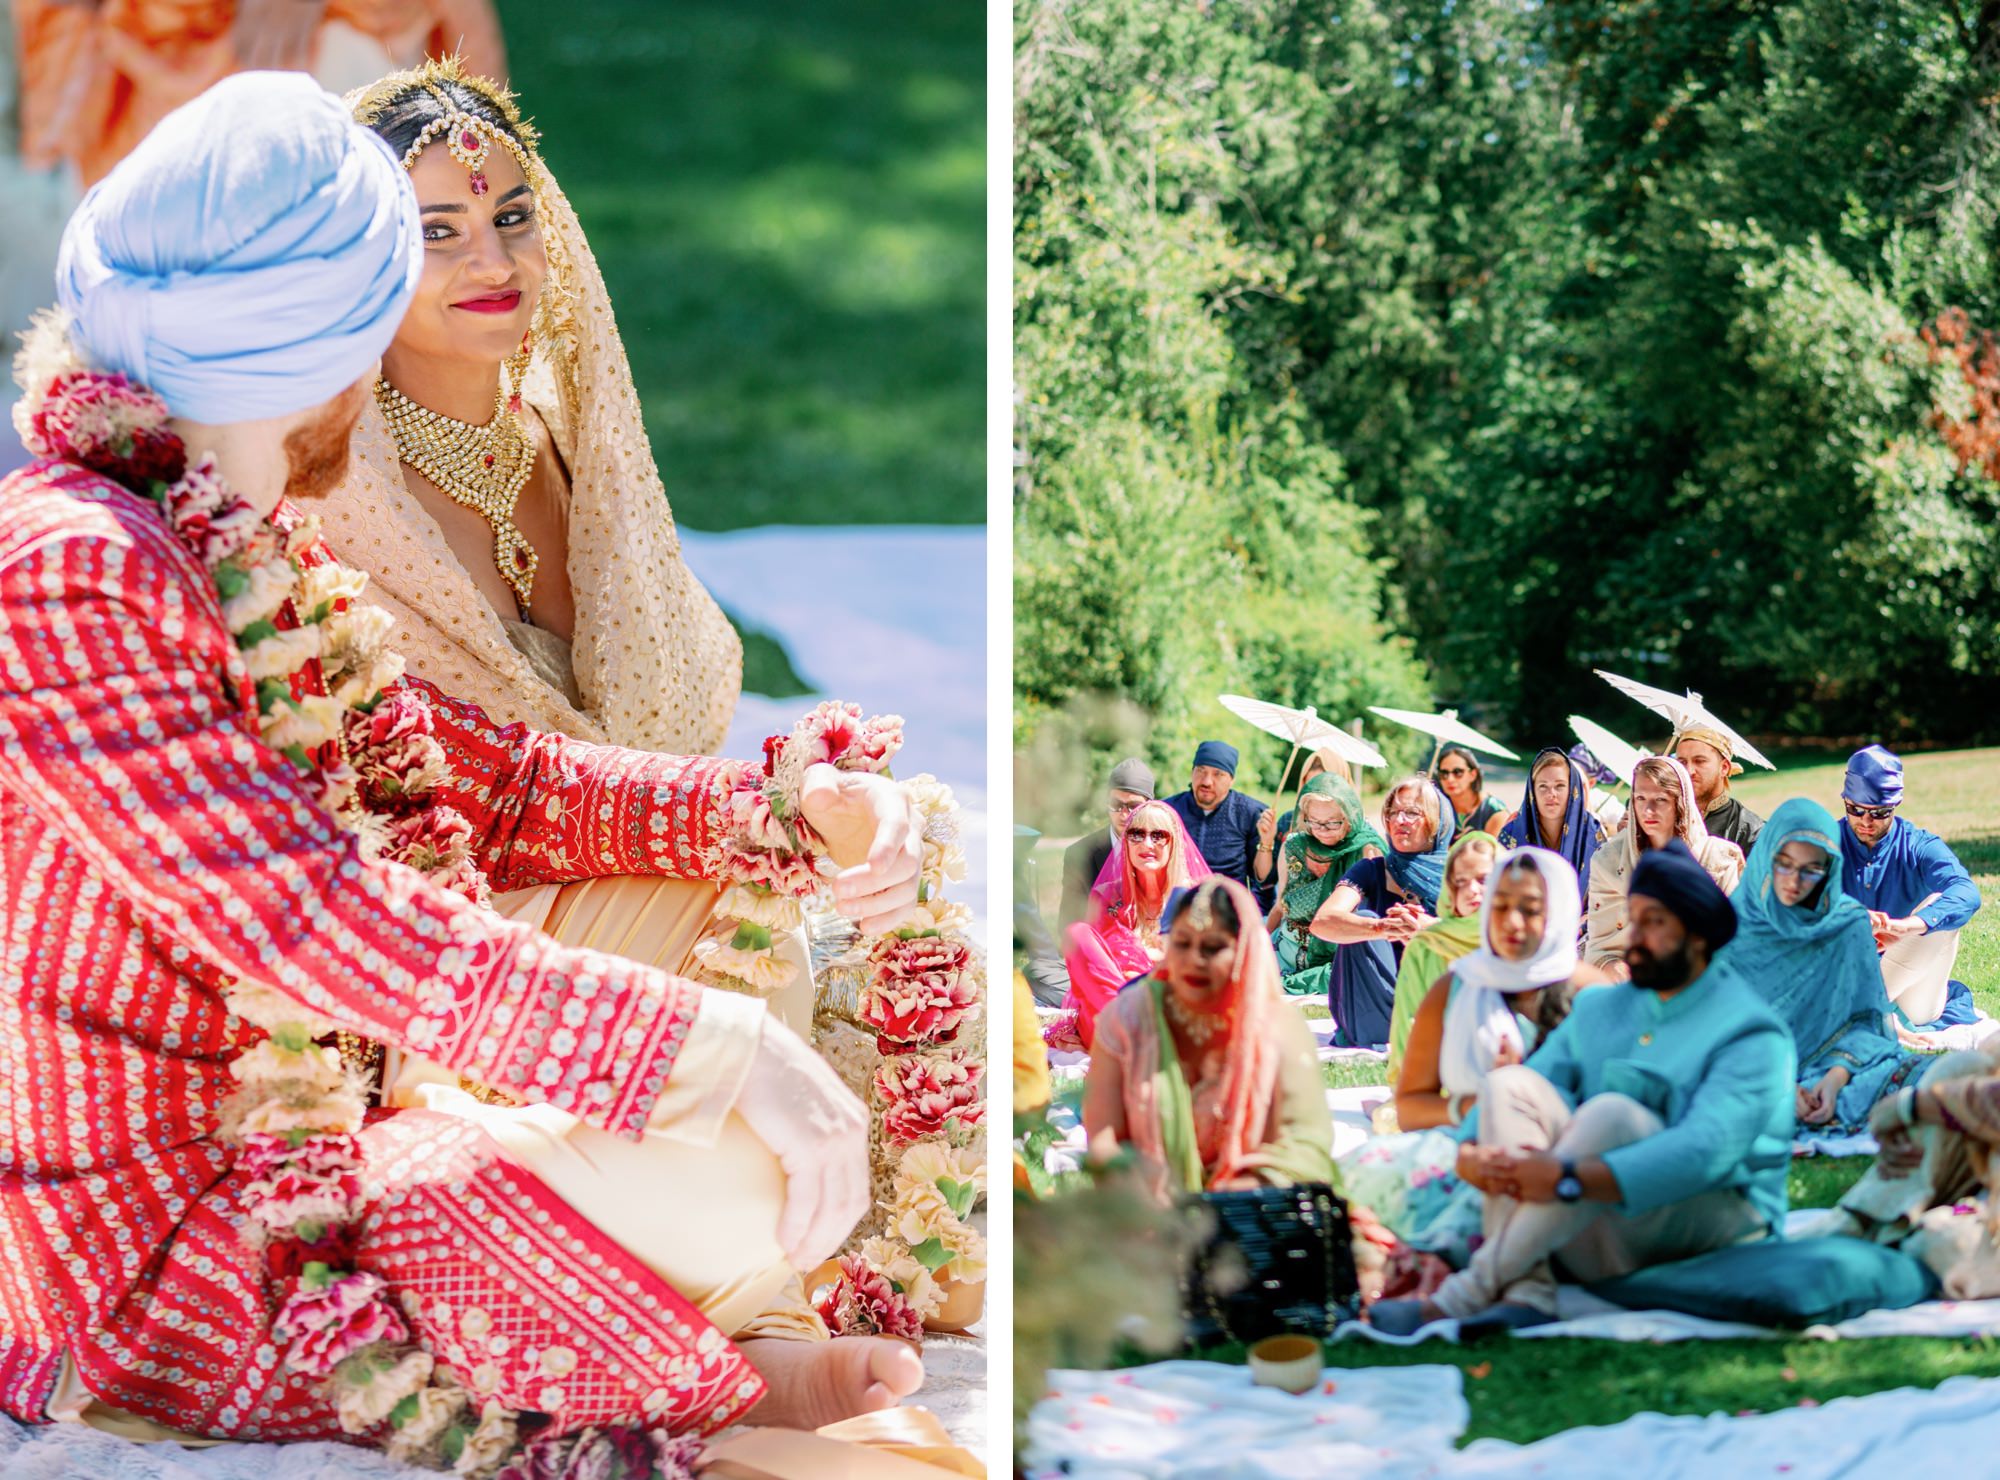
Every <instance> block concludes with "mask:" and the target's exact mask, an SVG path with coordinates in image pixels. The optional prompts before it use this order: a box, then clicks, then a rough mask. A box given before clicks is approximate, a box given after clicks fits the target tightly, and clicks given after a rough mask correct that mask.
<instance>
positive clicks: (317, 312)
mask: <svg viewBox="0 0 2000 1480" xmlns="http://www.w3.org/2000/svg"><path fill="white" fill-rule="evenodd" d="M423 266H424V253H423V237H422V232H421V229H420V227H419V226H418V222H417V197H416V192H415V191H414V190H413V189H412V188H411V186H410V180H409V176H408V175H407V174H406V173H405V172H404V170H403V167H402V162H401V161H400V160H399V159H397V157H396V156H395V155H394V154H392V153H391V152H390V150H389V147H388V145H386V144H384V143H383V142H382V140H380V139H379V138H377V137H376V136H375V135H374V134H373V133H371V132H370V131H369V130H368V129H365V128H363V127H362V126H361V125H360V124H358V123H356V122H355V121H354V120H353V118H352V117H351V116H350V115H349V114H348V111H347V109H346V108H344V107H343V106H341V102H340V100H339V99H338V98H336V97H335V96H334V95H333V94H332V93H329V92H327V91H326V90H325V89H324V88H322V87H320V86H319V84H317V83H316V82H314V81H313V80H312V79H311V78H310V77H307V76H306V75H305V74H304V73H300V72H244V73H240V74H238V75H237V76H234V77H230V78H227V79H226V80H224V81H222V82H218V83H217V84H216V85H215V86H214V87H212V88H210V89H209V90H208V91H207V92H205V93H203V94H202V95H201V96H200V97H198V98H196V99H194V101H192V102H190V103H186V104H184V105H183V106H181V107H179V108H176V109H175V110H174V111H173V112H172V113H169V114H168V115H167V116H166V117H165V118H163V119H161V120H160V122H159V124H158V125H157V126H156V127H155V128H154V129H153V131H152V132H151V133H149V134H147V135H146V137H145V138H144V139H142V140H141V141H140V142H139V146H138V148H136V149H134V150H133V151H132V152H131V154H129V155H127V156H126V157H125V159H124V160H123V161H121V162H120V163H119V165H118V167H117V168H116V169H114V170H113V171H112V172H111V173H110V174H109V175H107V176H106V177H105V178H104V179H103V180H101V181H100V182H99V183H98V184H97V185H96V186H95V187H94V188H93V189H92V190H91V192H90V193H89V194H88V195H86V196H85V197H84V198H83V203H82V204H81V205H79V206H78V207H77V208H76V214H75V215H73V216H71V217H70V220H69V225H68V226H67V227H65V228H64V230H63V240H62V254H61V257H60V258H59V260H58V262H57V265H56V299H57V302H58V303H59V304H60V305H61V307H62V310H63V312H64V314H66V315H67V316H68V318H69V320H70V337H71V339H72V340H73V341H74V342H75V344H76V347H77V349H78V350H79V351H80V352H81V353H82V354H83V356H84V358H85V359H86V360H88V361H89V362H90V363H91V364H92V365H93V366H94V367H95V368H96V369H99V370H103V371H118V372H122V373H124V374H125V375H127V376H130V377H131V378H132V379H133V380H135V381H137V382H139V383H140V384H141V385H144V386H148V387H150V388H151V389H152V390H154V391H156V392H158V393H159V395H160V396H161V398H162V399H164V400H165V401H166V403H167V406H168V408H169V409H170V410H171V411H172V412H173V413H174V415H176V416H179V417H184V418H186V419H187V420H190V421H199V422H209V423H213V424H218V425H220V424H224V423H229V422H239V421H258V420H261V419H263V418H265V417H273V416H288V415H290V414H291V413H293V412H296V411H304V410H306V409H308V408H309V407H313V406H317V405H319V404H320V403H321V402H323V401H327V400H330V399H332V398H333V397H334V396H335V395H337V394H339V393H340V392H341V391H343V390H345V389H346V388H347V387H348V386H350V385H352V384H354V382H355V381H357V380H359V379H360V378H361V377H362V376H363V375H364V374H366V373H367V372H368V369H369V367H370V366H372V365H373V364H374V363H375V361H376V359H377V358H378V357H379V356H380V355H381V353H382V351H383V350H384V349H385V348H387V346H388V344H389V341H390V340H392V339H393V338H395V335H396V326H397V325H398V324H399V323H400V322H402V318H403V312H404V310H405V309H407V308H408V307H409V305H410V298H411V296H412V295H413V294H414V293H415V292H416V287H417V279H418V278H419V277H420V276H421V275H422V273H423Z"/></svg>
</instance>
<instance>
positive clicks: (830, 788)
mask: <svg viewBox="0 0 2000 1480" xmlns="http://www.w3.org/2000/svg"><path fill="white" fill-rule="evenodd" d="M799 810H800V811H801V812H803V813H804V814H805V819H806V821H807V822H809V823H811V824H812V828H813V831H814V832H816V833H818V834H819V835H820V837H822V838H824V839H825V840H826V846H827V851H828V853H830V854H831V855H832V857H833V861H834V862H835V863H836V864H838V865H839V866H840V872H839V873H838V874H836V875H834V878H833V903H834V907H835V908H836V909H838V910H839V911H840V912H841V913H842V914H843V915H846V916H847V917H848V918H849V919H851V920H853V921H854V922H855V923H856V924H858V925H859V926H860V927H861V930H862V933H863V934H875V933H877V932H880V931H883V930H886V929H888V928H889V927H890V926H892V925H893V924H895V922H896V920H897V919H898V918H899V917H900V916H901V915H902V914H903V913H904V912H905V911H906V910H908V909H909V907H910V906H911V905H913V904H915V903H916V902H917V873H918V870H919V869H920V868H921V867H922V864H923V856H924V850H923V834H922V829H921V824H920V822H919V820H918V817H917V811H916V808H915V807H914V806H912V805H911V803H910V801H909V799H908V798H907V797H905V796H904V795H903V789H902V788H901V787H900V786H898V785H896V783H895V782H893V781H891V780H890V779H889V778H888V777H886V776H876V775H872V774H870V773H868V772H865V771H840V770H836V769H835V768H834V767H832V766H829V765H827V764H825V763H824V762H822V763H820V764H818V765H814V766H809V767H807V769H806V775H805V783H804V785H803V786H802V787H801V788H800V791H799Z"/></svg>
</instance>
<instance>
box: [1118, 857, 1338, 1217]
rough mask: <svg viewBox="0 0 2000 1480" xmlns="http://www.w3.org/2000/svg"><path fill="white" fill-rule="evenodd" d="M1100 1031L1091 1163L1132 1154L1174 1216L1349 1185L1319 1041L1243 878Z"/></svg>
mask: <svg viewBox="0 0 2000 1480" xmlns="http://www.w3.org/2000/svg"><path fill="white" fill-rule="evenodd" d="M1133 825H1134V826H1137V823H1136V821H1135V822H1134V824H1133ZM1126 836H1127V837H1130V836H1131V834H1130V833H1129V832H1128V833H1127V834H1126ZM1099 1028H1100V1032H1099V1033H1098V1037H1097V1051H1096V1052H1095V1053H1093V1054H1092V1055H1091V1058H1090V1075H1089V1077H1088V1078H1087V1079H1086V1080H1085V1081H1084V1089H1083V1125H1084V1130H1085V1131H1086V1133H1088V1135H1089V1137H1090V1155H1091V1159H1092V1160H1094V1161H1108V1160H1111V1159H1114V1158H1115V1157H1117V1156H1118V1155H1119V1154H1120V1152H1121V1151H1122V1150H1123V1149H1124V1148H1126V1147H1130V1148H1131V1149H1132V1150H1133V1151H1134V1152H1136V1153H1137V1155H1138V1159H1139V1164H1140V1167H1141V1170H1142V1175H1143V1177H1144V1178H1145V1181H1146V1185H1147V1187H1148V1189H1149V1190H1150V1191H1151V1193H1152V1194H1153V1196H1154V1198H1155V1199H1157V1200H1158V1201H1159V1202H1160V1203H1162V1204H1163V1205H1164V1204H1166V1203H1169V1202H1171V1201H1173V1199H1174V1198H1175V1197H1176V1196H1177V1195H1181V1194H1186V1193H1190V1192H1205V1191H1214V1192H1225V1191H1230V1190H1234V1189H1238V1188H1248V1187H1257V1186H1271V1187H1287V1186H1293V1185H1296V1184H1298V1183H1301V1182H1327V1183H1333V1182H1335V1181H1336V1174H1335V1172H1334V1167H1333V1157H1332V1152H1331V1145H1332V1141H1333V1121H1332V1118H1331V1116H1330V1115H1329V1114H1328V1112H1327V1106H1326V1090H1325V1087H1324V1086H1323V1085H1322V1083H1321V1081H1320V1074H1319V1056H1318V1054H1317V1053H1316V1052H1315V1050H1314V1047H1313V1037H1312V1031H1311V1030H1310V1029H1309V1028H1307V1027H1306V1023H1305V1019H1304V1018H1302V1017H1300V1016H1299V1013H1298V1009H1297V1008H1295V1007H1293V1006H1292V1005H1291V1004H1290V1003H1289V1002H1287V1001H1286V1000H1285V998H1284V994H1283V992H1282V991H1281V990H1280V989H1279V986H1278V960H1277V957H1276V956H1274V955H1273V954H1272V952H1271V940H1270V937H1269V936H1267V935H1266V934H1265V933H1264V928H1263V921H1262V919H1261V917H1260V916H1259V913H1258V910H1257V902H1256V900H1255V899H1254V898H1252V897H1251V894H1250V891H1249V890H1248V889H1245V888H1244V887H1243V886H1242V885H1241V884H1239V883H1237V882H1236V881H1235V880H1234V879H1222V878H1214V879H1209V880H1207V881H1206V882H1204V883H1202V884H1199V885H1197V886H1196V887H1195V889H1194V890H1193V891H1192V892H1191V893H1190V894H1189V895H1188V898H1187V900H1186V902H1185V903H1183V904H1182V905H1181V907H1180V909H1179V911H1178V912H1177V913H1176V914H1175V915H1174V923H1173V929H1172V931H1171V932H1170V934H1169V936H1168V938H1167V943H1166V953H1165V957H1164V959H1163V960H1162V961H1161V962H1160V964H1159V965H1158V966H1157V967H1155V968H1154V970H1153V971H1152V973H1151V974H1149V975H1148V977H1147V978H1146V980H1144V981H1142V982H1140V983H1138V984H1137V985H1135V986H1134V987H1133V988H1132V989H1131V990H1130V991H1128V992H1126V993H1124V994H1123V995H1122V996H1120V997H1119V998H1118V999H1117V1001H1116V1002H1115V1003H1113V1004H1112V1005H1110V1006H1108V1007H1107V1008H1106V1009H1105V1011H1104V1015H1103V1018H1102V1020H1101V1022H1100V1024H1099Z"/></svg>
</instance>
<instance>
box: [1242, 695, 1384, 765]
mask: <svg viewBox="0 0 2000 1480" xmlns="http://www.w3.org/2000/svg"><path fill="white" fill-rule="evenodd" d="M1221 702H1222V707H1223V708H1224V709H1226V710H1228V711H1229V712H1230V713H1231V714H1233V715H1235V716H1236V717H1237V718H1238V719H1240V720H1244V721H1246V722H1247V723H1249V724H1253V725H1255V726H1256V727H1257V728H1258V729H1260V730H1262V731H1263V732H1264V733H1265V734H1267V735H1276V736H1277V737H1278V738H1279V739H1280V740H1289V741H1291V742H1292V747H1293V749H1295V750H1319V749H1321V748H1322V747H1331V748H1332V749H1334V750H1337V751H1339V752H1340V755H1341V758H1342V759H1343V760H1345V761H1347V762H1348V763H1349V764H1350V765H1356V766H1386V765H1388V764H1389V763H1388V761H1386V760H1384V759H1383V758H1382V753H1381V752H1380V751H1379V750H1377V749H1376V748H1375V747H1374V746H1372V745H1370V744H1369V743H1368V742H1367V741H1366V740H1363V739H1360V738H1359V737H1357V736H1354V735H1350V734H1348V733H1347V731H1345V730H1343V729H1341V728H1340V726H1338V725H1336V724H1334V723H1333V722H1332V721H1330V720H1324V719H1321V718H1320V717H1319V713H1318V711H1316V710H1314V709H1313V708H1311V707H1310V706H1308V707H1306V708H1304V709H1291V708H1288V707H1286V706H1285V705H1283V704H1271V703H1267V702H1266V701H1265V700H1262V699H1247V698H1245V697H1244V696H1243V695H1241V694H1224V695H1223V696H1222V701H1221Z"/></svg>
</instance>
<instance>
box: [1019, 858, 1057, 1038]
mask: <svg viewBox="0 0 2000 1480" xmlns="http://www.w3.org/2000/svg"><path fill="white" fill-rule="evenodd" d="M1040 837H1041V834H1040V833H1038V832H1036V831H1035V830H1034V829H1033V828H1032V827H1022V826H1019V825H1016V827H1015V828H1014V963H1015V966H1016V967H1017V968H1018V970H1019V974H1020V975H1021V976H1023V977H1025V978H1026V979H1027V983H1028V988H1029V991H1030V992H1031V993H1032V994H1033V1000H1034V1001H1036V1002H1039V1003H1041V1004H1042V1005H1043V1006H1044V1007H1060V1006H1062V1004H1063V999H1064V998H1066V997H1067V996H1069V968H1068V967H1067V966H1065V965H1064V964H1063V956H1062V947H1061V946H1060V945H1058V944H1057V943H1056V938H1055V935H1054V934H1053V933H1052V932H1051V931H1050V930H1049V925H1048V921H1046V920H1044V919H1043V918H1042V907H1041V904H1040V902H1039V901H1038V900H1037V898H1036V895H1037V894H1038V892H1039V891H1038V890H1037V889H1036V888H1035V858H1034V854H1035V843H1036V840H1037V839H1039V838H1040Z"/></svg>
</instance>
